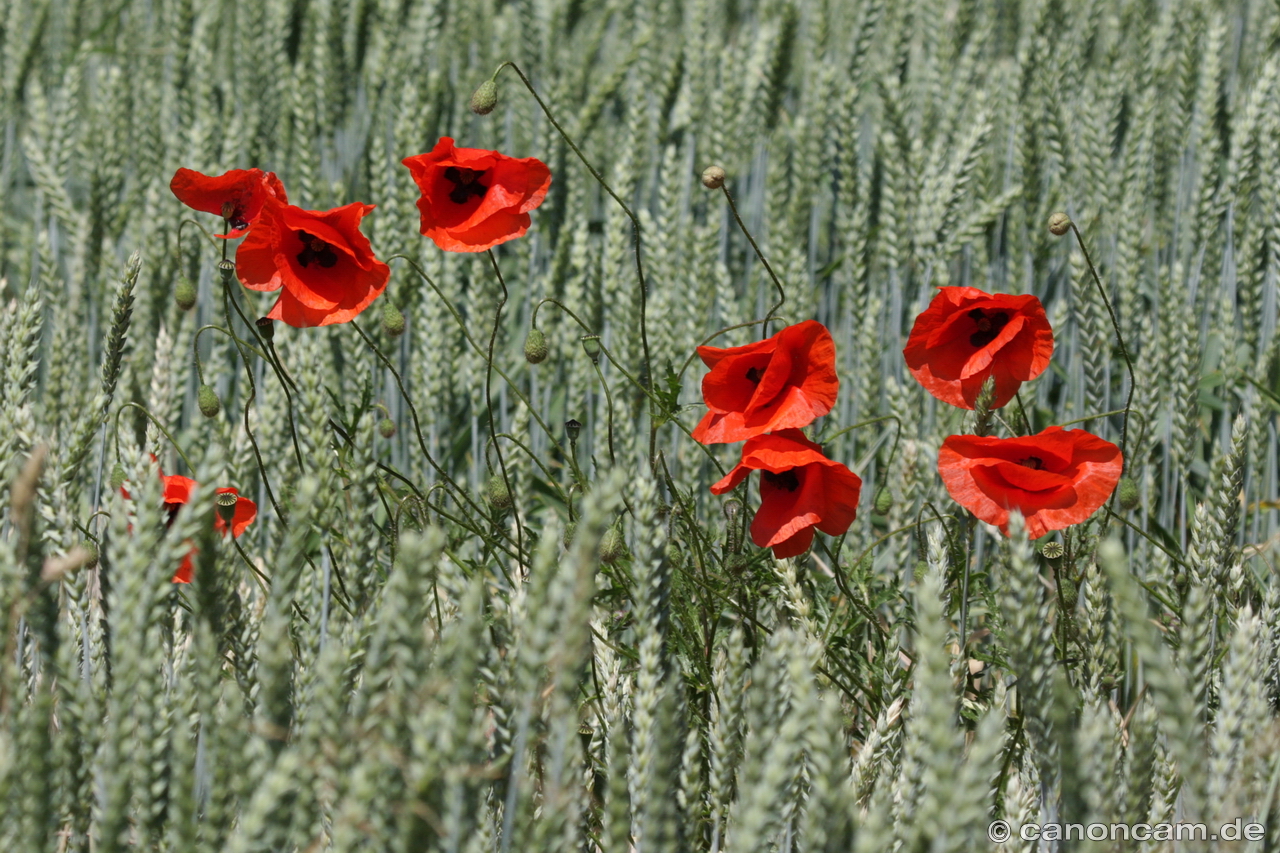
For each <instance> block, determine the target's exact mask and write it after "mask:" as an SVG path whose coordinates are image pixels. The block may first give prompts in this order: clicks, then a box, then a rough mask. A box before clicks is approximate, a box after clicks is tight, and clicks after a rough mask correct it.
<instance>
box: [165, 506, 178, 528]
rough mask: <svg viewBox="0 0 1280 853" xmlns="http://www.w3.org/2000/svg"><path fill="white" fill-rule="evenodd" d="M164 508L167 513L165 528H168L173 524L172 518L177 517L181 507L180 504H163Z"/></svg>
mask: <svg viewBox="0 0 1280 853" xmlns="http://www.w3.org/2000/svg"><path fill="white" fill-rule="evenodd" d="M164 508H165V511H166V512H168V513H169V517H168V518H167V519H165V522H164V526H165V529H166V530H168V529H169V528H170V527H172V526H173V520H174V519H175V518H177V517H178V510H180V509H182V504H177V503H174V504H165V505H164Z"/></svg>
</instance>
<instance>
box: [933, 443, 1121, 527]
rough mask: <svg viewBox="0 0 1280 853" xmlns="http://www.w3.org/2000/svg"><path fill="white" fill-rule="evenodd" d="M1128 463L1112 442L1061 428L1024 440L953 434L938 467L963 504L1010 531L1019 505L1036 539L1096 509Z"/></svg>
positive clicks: (977, 514) (947, 484)
mask: <svg viewBox="0 0 1280 853" xmlns="http://www.w3.org/2000/svg"><path fill="white" fill-rule="evenodd" d="M1123 469H1124V460H1123V459H1122V458H1121V456H1120V448H1118V447H1116V446H1115V445H1114V444H1112V443H1111V442H1109V441H1103V440H1102V439H1101V438H1098V437H1097V436H1096V435H1093V434H1091V433H1088V432H1085V431H1084V430H1082V429H1065V430H1064V429H1063V428H1062V427H1057V426H1051V427H1049V428H1048V429H1046V430H1045V431H1044V432H1041V433H1039V434H1037V435H1030V436H1024V437H1019V438H992V437H979V436H976V435H953V436H950V437H949V438H947V440H946V441H944V442H943V443H942V449H941V450H939V451H938V473H939V474H941V475H942V482H943V483H944V484H945V485H946V487H947V491H948V492H950V493H951V497H952V498H954V499H955V501H956V503H958V504H960V505H961V506H963V507H964V508H965V509H967V510H969V511H970V512H972V513H973V514H974V515H975V516H977V517H978V518H980V519H981V520H983V521H985V522H987V523H988V524H994V525H997V526H998V527H999V528H1000V530H1001V532H1003V533H1004V534H1005V535H1006V536H1007V535H1008V534H1009V511H1010V510H1014V509H1016V510H1018V511H1019V512H1021V513H1022V515H1023V516H1024V517H1025V518H1026V520H1027V536H1028V537H1030V538H1032V539H1039V538H1040V537H1041V536H1043V535H1045V534H1046V533H1048V532H1049V531H1050V530H1061V529H1062V528H1064V527H1070V526H1071V525H1073V524H1079V523H1080V522H1082V521H1084V520H1085V519H1086V518H1088V517H1089V516H1091V515H1093V513H1094V512H1096V511H1097V510H1098V508H1099V507H1101V506H1102V505H1103V504H1104V503H1106V502H1107V498H1109V497H1111V493H1112V492H1113V491H1114V490H1115V488H1116V484H1117V483H1118V482H1120V473H1121V471H1122V470H1123Z"/></svg>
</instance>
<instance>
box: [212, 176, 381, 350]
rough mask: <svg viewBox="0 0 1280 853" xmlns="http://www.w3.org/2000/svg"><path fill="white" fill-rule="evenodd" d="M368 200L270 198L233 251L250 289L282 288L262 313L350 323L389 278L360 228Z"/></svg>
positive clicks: (312, 322)
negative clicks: (324, 204)
mask: <svg viewBox="0 0 1280 853" xmlns="http://www.w3.org/2000/svg"><path fill="white" fill-rule="evenodd" d="M373 207H374V206H373V205H371V204H361V203H360V202H358V201H357V202H353V203H351V204H348V205H344V206H342V207H335V208H333V209H332V210H303V209H302V208H300V207H294V206H293V205H291V204H284V203H282V202H279V201H276V200H275V199H267V201H266V202H265V203H264V204H263V205H262V213H261V215H260V216H259V218H258V223H257V224H256V225H255V226H254V228H253V230H252V231H250V232H249V236H248V237H246V238H245V241H244V242H243V243H241V244H240V249H239V251H237V252H236V275H237V276H238V277H239V278H240V281H241V283H242V284H244V286H245V287H247V288H249V289H251V290H263V291H272V290H280V291H281V293H280V298H279V299H277V300H276V304H275V305H273V306H272V308H271V311H270V312H268V313H267V316H268V317H270V318H271V319H273V320H282V321H284V322H285V323H288V324H289V325H290V326H298V327H305V326H329V325H332V324H334V323H346V322H349V321H350V320H352V319H354V318H355V316H356V315H357V314H359V313H360V312H361V311H363V310H364V309H365V308H368V307H369V304H370V303H372V302H373V300H375V299H377V298H378V296H379V295H381V293H382V291H383V290H385V289H386V287H387V281H388V280H389V279H390V278H391V269H390V268H389V267H388V266H387V265H386V264H384V263H383V262H382V261H380V260H378V259H377V258H376V257H375V256H374V254H373V247H372V246H370V245H369V238H368V237H366V236H364V234H362V233H360V220H361V219H363V218H364V217H365V215H366V214H368V212H369V211H371V210H373ZM281 288H283V290H281Z"/></svg>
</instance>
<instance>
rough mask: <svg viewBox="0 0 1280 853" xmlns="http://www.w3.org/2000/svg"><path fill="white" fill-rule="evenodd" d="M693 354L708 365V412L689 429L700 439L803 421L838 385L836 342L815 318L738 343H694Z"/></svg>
mask: <svg viewBox="0 0 1280 853" xmlns="http://www.w3.org/2000/svg"><path fill="white" fill-rule="evenodd" d="M698 356H699V357H700V358H701V359H702V361H703V363H704V364H706V365H707V367H709V368H711V372H710V373H708V374H707V375H706V376H705V377H703V379H702V399H703V400H704V401H705V402H706V404H707V408H708V409H709V410H710V411H708V412H707V414H706V415H705V416H704V417H703V418H702V420H701V421H700V422H699V423H698V425H697V427H695V428H694V430H693V437H694V439H695V440H697V441H700V442H702V443H703V444H723V443H725V442H730V441H743V440H745V439H748V438H752V437H753V436H757V435H760V434H762V433H765V432H769V431H774V430H780V429H792V428H794V429H798V428H800V427H804V426H808V425H809V424H811V423H813V420H814V418H817V417H821V416H822V415H825V414H826V413H827V412H829V411H831V407H832V406H834V405H835V402H836V392H838V391H839V390H840V379H839V377H837V376H836V345H835V342H834V341H832V339H831V333H830V332H828V331H827V327H826V326H824V325H822V324H821V323H819V322H818V321H816V320H805V321H804V322H803V323H797V324H796V325H794V326H788V327H787V328H785V329H783V330H782V331H780V332H778V333H777V334H776V335H774V336H773V337H771V338H769V339H767V340H763V341H759V342H758V343H754V344H747V345H746V346H743V347H729V348H727V349H720V348H719V347H698Z"/></svg>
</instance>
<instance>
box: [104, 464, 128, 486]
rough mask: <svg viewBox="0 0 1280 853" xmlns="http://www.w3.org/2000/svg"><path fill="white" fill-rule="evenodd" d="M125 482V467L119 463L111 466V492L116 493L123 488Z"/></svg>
mask: <svg viewBox="0 0 1280 853" xmlns="http://www.w3.org/2000/svg"><path fill="white" fill-rule="evenodd" d="M124 480H125V475H124V466H123V465H121V464H120V463H119V462H117V463H116V464H114V465H112V466H111V479H110V480H109V481H108V482H110V484H111V491H113V492H114V491H116V490H118V489H119V488H120V487H121V486H123V485H124Z"/></svg>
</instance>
